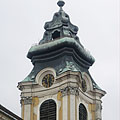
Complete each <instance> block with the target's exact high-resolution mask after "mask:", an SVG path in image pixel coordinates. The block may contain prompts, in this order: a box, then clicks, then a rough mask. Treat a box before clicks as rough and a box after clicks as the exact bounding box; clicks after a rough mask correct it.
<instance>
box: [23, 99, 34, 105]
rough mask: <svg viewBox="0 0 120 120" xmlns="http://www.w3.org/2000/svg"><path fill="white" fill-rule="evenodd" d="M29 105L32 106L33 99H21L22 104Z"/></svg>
mask: <svg viewBox="0 0 120 120" xmlns="http://www.w3.org/2000/svg"><path fill="white" fill-rule="evenodd" d="M22 102H23V104H24V105H27V104H32V97H22V99H21V104H22Z"/></svg>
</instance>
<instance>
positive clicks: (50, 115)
mask: <svg viewBox="0 0 120 120" xmlns="http://www.w3.org/2000/svg"><path fill="white" fill-rule="evenodd" d="M40 120H56V103H55V101H54V100H52V99H49V100H46V101H44V102H43V103H42V105H41V107H40Z"/></svg>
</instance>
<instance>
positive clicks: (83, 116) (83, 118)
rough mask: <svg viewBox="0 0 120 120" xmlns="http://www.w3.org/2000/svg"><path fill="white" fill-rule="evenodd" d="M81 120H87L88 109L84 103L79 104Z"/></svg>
mask: <svg viewBox="0 0 120 120" xmlns="http://www.w3.org/2000/svg"><path fill="white" fill-rule="evenodd" d="M79 120H87V110H86V108H85V106H84V105H83V104H82V103H81V104H80V105H79Z"/></svg>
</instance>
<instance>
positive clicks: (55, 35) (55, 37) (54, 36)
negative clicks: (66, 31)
mask: <svg viewBox="0 0 120 120" xmlns="http://www.w3.org/2000/svg"><path fill="white" fill-rule="evenodd" d="M52 38H53V40H54V39H57V38H60V32H59V31H57V30H56V31H55V32H54V33H53V34H52Z"/></svg>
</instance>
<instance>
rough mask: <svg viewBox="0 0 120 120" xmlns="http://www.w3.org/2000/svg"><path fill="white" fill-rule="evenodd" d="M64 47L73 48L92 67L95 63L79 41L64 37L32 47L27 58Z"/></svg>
mask: <svg viewBox="0 0 120 120" xmlns="http://www.w3.org/2000/svg"><path fill="white" fill-rule="evenodd" d="M63 47H70V48H73V49H74V50H75V51H76V53H77V54H78V55H79V56H80V57H82V58H83V59H84V60H85V61H87V62H89V63H90V64H91V65H92V64H93V63H94V61H95V59H94V58H93V57H92V56H91V55H90V53H88V52H87V51H86V50H85V49H84V48H83V47H82V46H81V45H80V44H79V43H78V42H77V41H75V40H74V38H70V37H64V38H60V39H56V40H54V41H51V42H49V43H44V44H41V45H35V46H32V47H31V48H30V50H29V52H28V55H27V57H28V58H29V59H32V57H33V56H36V55H42V54H46V53H48V52H52V51H56V50H58V49H60V48H63Z"/></svg>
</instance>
